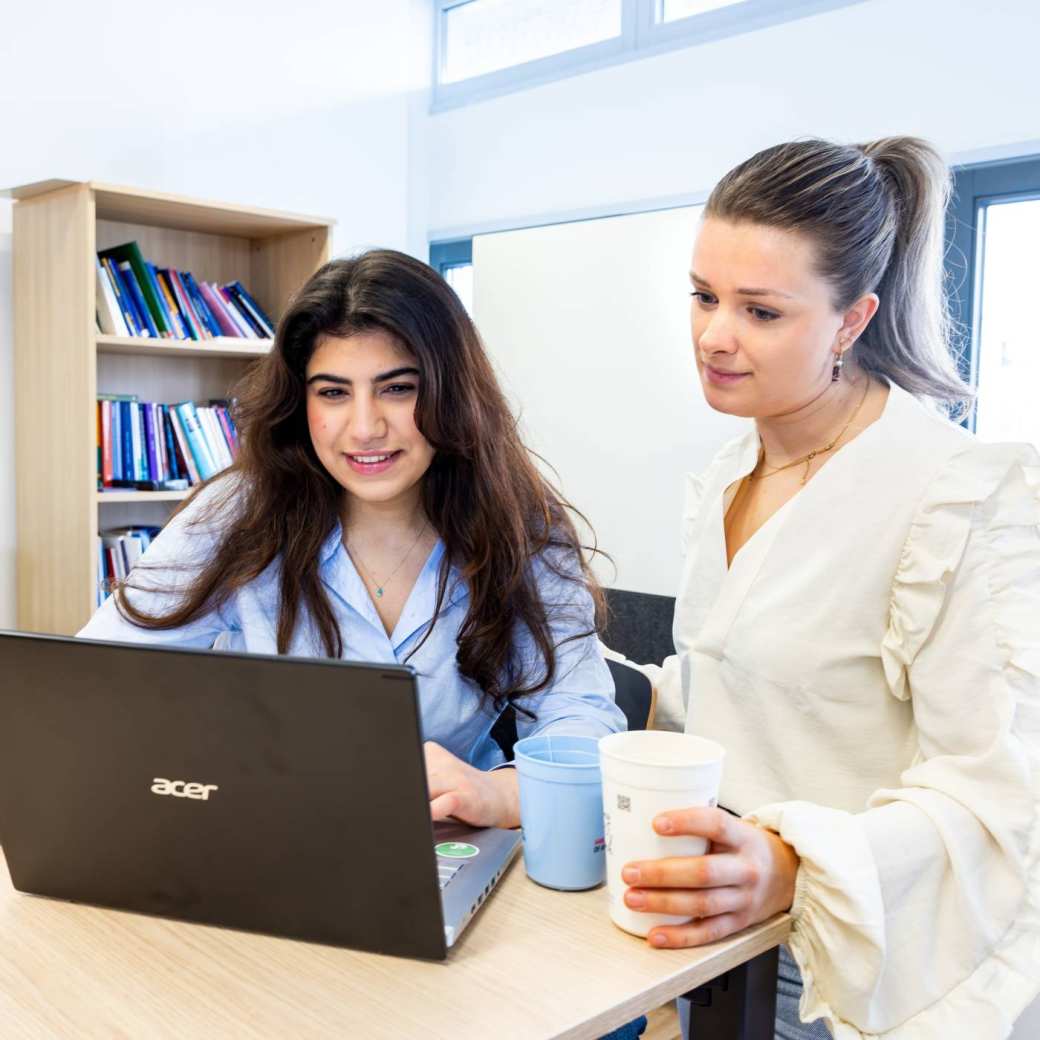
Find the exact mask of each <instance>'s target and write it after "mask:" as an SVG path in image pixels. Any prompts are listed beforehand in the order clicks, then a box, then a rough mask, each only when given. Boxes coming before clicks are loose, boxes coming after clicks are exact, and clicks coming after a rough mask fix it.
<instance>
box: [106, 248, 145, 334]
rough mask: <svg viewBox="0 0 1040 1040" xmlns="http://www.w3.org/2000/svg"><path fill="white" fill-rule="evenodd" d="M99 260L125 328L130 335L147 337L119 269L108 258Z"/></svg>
mask: <svg viewBox="0 0 1040 1040" xmlns="http://www.w3.org/2000/svg"><path fill="white" fill-rule="evenodd" d="M100 259H101V266H102V267H104V269H105V271H106V273H107V274H108V279H109V281H110V282H111V283H112V291H113V292H114V293H115V294H116V299H117V300H118V301H119V309H120V310H121V311H122V312H123V319H124V321H126V327H127V328H128V329H129V330H130V335H131V336H147V335H148V332H147V329H145V328H143V326H142V325H141V322H140V320H139V319H138V317H137V307H136V306H135V304H134V302H133V300H131V299H130V291H129V290H128V289H127V287H126V286H125V285H123V279H122V277H121V276H120V274H119V269H118V268H117V267H116V265H115V263H114V262H113V261H112V260H110V259H109V258H108V257H101V258H100Z"/></svg>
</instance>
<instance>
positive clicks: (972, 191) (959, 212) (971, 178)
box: [945, 155, 1040, 431]
mask: <svg viewBox="0 0 1040 1040" xmlns="http://www.w3.org/2000/svg"><path fill="white" fill-rule="evenodd" d="M951 172H952V174H953V195H952V198H951V200H950V205H949V208H948V209H947V211H946V258H945V271H946V298H947V301H948V306H949V311H950V317H951V318H952V319H953V335H952V340H953V347H954V353H955V356H956V358H957V364H958V366H959V367H960V370H961V375H962V376H963V377H964V379H965V380H967V381H968V382H969V383H970V384H971V386H972V387H974V388H975V389H978V384H979V350H980V342H979V334H980V332H981V321H980V320H979V319H980V317H981V299H982V280H983V276H984V274H985V270H984V256H985V253H984V246H985V241H986V213H987V210H988V208H989V206H990V205H992V204H994V203H1001V202H1014V201H1020V200H1021V201H1025V200H1029V199H1040V155H1026V156H1016V157H1014V158H1011V159H997V160H994V161H991V162H982V163H970V164H966V165H963V166H955V167H953V169H952V171H951ZM976 411H977V410H976V409H974V408H973V409H972V411H971V414H970V416H969V417H968V420H967V422H966V425H968V426H969V428H970V429H971V430H972V431H974V430H975V419H976Z"/></svg>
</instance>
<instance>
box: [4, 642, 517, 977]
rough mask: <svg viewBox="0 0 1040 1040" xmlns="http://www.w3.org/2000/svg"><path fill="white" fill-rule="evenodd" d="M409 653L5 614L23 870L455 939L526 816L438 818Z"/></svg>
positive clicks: (105, 898) (12, 805)
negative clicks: (167, 641) (179, 642)
mask: <svg viewBox="0 0 1040 1040" xmlns="http://www.w3.org/2000/svg"><path fill="white" fill-rule="evenodd" d="M422 739H423V738H422V727H421V723H420V717H419V701H418V689H417V685H416V676H415V673H414V672H413V671H412V670H411V669H410V668H407V667H402V666H397V665H390V666H388V665H373V664H357V663H353V662H345V661H332V660H327V659H319V658H294V657H275V656H268V655H258V654H239V653H230V652H224V651H212V650H183V649H176V650H173V649H166V648H159V647H153V646H140V645H134V644H125V643H102V642H93V641H87V640H81V639H66V638H62V637H58V636H39V635H27V634H22V633H4V632H0V845H2V846H3V850H4V855H5V857H6V859H7V865H8V868H9V869H10V872H11V880H12V882H13V884H14V887H15V888H16V889H18V890H19V891H22V892H29V893H35V894H38V895H44V896H52V897H56V898H58V899H69V900H75V901H79V902H88V903H95V904H100V905H103V906H110V907H117V908H120V909H124V910H134V911H138V912H142V913H149V914H161V915H164V916H169V917H177V918H181V919H184V920H187V921H197V922H204V923H207V924H216V925H224V926H229V927H233V928H242V929H248V930H253V931H262V932H268V933H273V934H276V935H282V936H291V937H294V938H299V939H307V940H311V941H316V942H324V943H332V944H335V945H341V946H350V947H354V948H356V949H362V950H371V951H374V952H378V953H387V954H394V955H398V956H407V957H419V958H427V959H443V958H445V957H446V956H447V951H448V948H449V947H450V946H452V945H453V944H454V943H455V942H456V941H457V940H458V937H459V935H460V934H461V932H462V930H463V929H464V928H465V927H466V925H467V924H468V923H469V921H470V919H471V918H472V917H473V915H474V914H475V913H476V911H477V909H478V908H479V906H480V905H481V903H482V902H483V901H484V900H485V899H486V898H487V896H488V895H489V894H490V892H491V890H492V889H493V887H494V885H495V884H496V882H497V881H498V880H499V878H501V876H502V874H503V872H504V871H505V869H506V867H507V866H508V865H509V863H510V862H511V860H512V859H513V857H514V856H515V855H516V853H517V851H518V849H519V847H520V833H519V831H504V830H497V829H480V830H477V829H474V828H471V827H467V826H464V825H462V824H451V823H449V824H447V825H437V827H436V829H435V828H434V825H433V824H432V823H431V821H430V811H429V797H428V792H427V786H426V769H425V762H424V757H423V753H422Z"/></svg>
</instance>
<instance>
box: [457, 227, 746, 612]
mask: <svg viewBox="0 0 1040 1040" xmlns="http://www.w3.org/2000/svg"><path fill="white" fill-rule="evenodd" d="M699 215H700V207H682V208H677V209H670V210H661V211H657V212H652V213H637V214H631V215H628V216H622V217H608V218H601V219H598V220H587V221H580V222H577V223H572V224H556V225H551V226H547V227H538V228H525V229H523V230H519V231H506V232H499V233H497V234H489V235H481V236H478V237H477V238H475V239H474V240H473V273H474V284H473V311H474V317H475V320H476V323H477V327H478V328H479V330H480V333H481V336H482V337H483V339H484V343H485V346H486V347H487V350H488V353H489V354H490V355H491V357H492V360H493V362H494V364H495V366H496V369H497V371H498V374H499V378H500V380H501V382H502V385H503V387H504V389H505V391H506V393H507V395H508V396H509V398H510V402H511V404H512V405H513V407H514V409H515V410H516V411H517V413H518V414H519V416H520V418H521V432H522V434H523V436H524V440H525V442H526V443H527V445H528V446H529V447H530V448H532V449H533V450H534V451H535V452H537V453H538V454H539V455H542V456H543V457H544V458H545V460H546V461H547V462H548V463H549V465H550V466H551V467H552V468H553V469H554V470H555V471H556V474H558V478H557V477H555V474H554V473H553V472H552V471H549V470H547V471H546V472H547V475H548V476H549V477H550V479H554V482H555V483H556V485H557V487H559V488H560V489H561V491H562V492H563V493H564V495H565V496H566V497H567V498H568V499H569V500H570V501H571V503H572V504H573V505H574V506H576V507H577V508H578V509H579V510H580V511H581V512H582V513H584V514H585V516H586V517H588V519H589V521H590V522H591V524H592V527H593V529H594V530H595V532H596V536H597V539H598V542H599V545H600V547H601V548H602V549H604V550H605V551H606V552H607V553H609V554H610V555H611V556H612V557H613V560H614V564H615V566H616V573H615V570H614V568H613V567H611V566H609V565H606V566H604V565H603V564H598V565H597V567H596V570H597V574H598V576H599V578H600V580H601V581H603V583H604V584H605V585H607V586H608V587H613V588H619V589H628V590H632V591H636V592H648V593H656V594H658V595H668V596H674V595H675V592H676V588H677V585H678V580H679V568H680V554H679V529H680V514H681V510H682V505H683V487H684V483H685V480H684V476H685V474H686V473H687V472H690V471H693V472H697V471H699V470H702V469H703V468H704V467H705V466H706V464H707V463H708V462H709V461H710V459H711V457H712V456H713V455H714V454H715V452H716V451H717V450H718V448H719V447H720V446H721V445H722V444H723V443H725V441H727V440H729V439H730V438H731V437H733V436H736V435H737V434H738V433H740V432H742V431H743V430H745V429H746V428H747V421H746V420H741V419H734V418H733V417H731V416H725V415H721V414H719V413H717V412H714V411H713V410H712V409H711V408H709V407H708V405H707V404H706V403H705V401H704V398H703V395H702V394H701V390H700V383H699V380H698V377H697V372H696V368H695V365H694V358H693V348H692V346H691V341H690V326H689V313H690V297H689V289H690V287H689V275H688V272H689V267H690V254H691V252H692V248H693V236H694V232H695V230H696V222H697V219H698V217H699Z"/></svg>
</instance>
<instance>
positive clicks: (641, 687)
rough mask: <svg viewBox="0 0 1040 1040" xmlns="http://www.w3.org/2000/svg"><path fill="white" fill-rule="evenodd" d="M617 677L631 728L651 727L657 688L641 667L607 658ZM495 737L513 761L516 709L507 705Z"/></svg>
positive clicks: (617, 690)
mask: <svg viewBox="0 0 1040 1040" xmlns="http://www.w3.org/2000/svg"><path fill="white" fill-rule="evenodd" d="M607 667H608V668H609V669H610V674H611V675H612V676H613V677H614V700H615V702H616V703H617V706H618V707H619V708H620V709H621V710H622V712H623V713H624V715H625V718H626V719H627V720H628V728H629V729H630V730H631V729H650V727H651V726H652V725H653V721H654V709H655V708H656V706H657V691H656V690H655V689H654V687H653V684H652V683H651V682H650V680H649V679H648V678H647V677H646V676H645V675H644V674H643V673H642V672H641V671H639V669H638V668H634V667H633V666H632V665H630V664H625V663H624V662H622V661H609V660H608V661H607ZM491 736H492V737H494V739H495V741H496V743H497V744H498V746H499V747H500V748H501V749H502V753H503V754H504V755H505V756H506V761H507V762H512V761H513V745H514V744H515V743H516V741H517V735H516V712H514V710H513V709H512V708H506V710H505V711H503V712H502V714H501V715H499V717H498V718H497V719H496V720H495V724H494V726H492V727H491Z"/></svg>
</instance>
